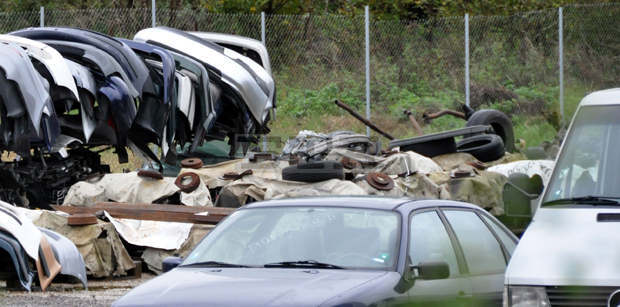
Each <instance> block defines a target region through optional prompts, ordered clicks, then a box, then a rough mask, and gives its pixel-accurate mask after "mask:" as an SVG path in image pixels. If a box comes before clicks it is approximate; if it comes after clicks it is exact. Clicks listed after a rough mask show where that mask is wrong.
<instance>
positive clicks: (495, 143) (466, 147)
mask: <svg viewBox="0 0 620 307" xmlns="http://www.w3.org/2000/svg"><path fill="white" fill-rule="evenodd" d="M456 147H457V151H458V152H466V153H469V154H471V155H472V156H474V157H476V159H478V160H480V161H482V162H491V161H495V160H497V159H499V158H501V157H503V156H504V154H505V152H504V151H505V149H504V142H502V138H501V137H499V136H498V135H495V134H480V135H474V136H470V137H468V138H464V139H462V140H460V141H458V142H457V143H456Z"/></svg>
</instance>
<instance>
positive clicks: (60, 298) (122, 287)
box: [0, 273, 155, 307]
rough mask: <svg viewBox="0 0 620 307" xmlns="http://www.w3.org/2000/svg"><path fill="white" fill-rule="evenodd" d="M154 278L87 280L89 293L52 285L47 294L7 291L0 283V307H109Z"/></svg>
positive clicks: (71, 285) (150, 276)
mask: <svg viewBox="0 0 620 307" xmlns="http://www.w3.org/2000/svg"><path fill="white" fill-rule="evenodd" d="M153 277H155V276H154V275H151V274H146V273H143V274H142V278H140V279H112V280H89V281H88V288H89V290H84V289H83V288H82V287H81V285H80V284H59V283H52V284H51V285H50V287H49V288H48V289H47V291H46V292H41V290H40V289H39V288H36V289H33V291H32V292H30V293H29V292H27V291H18V290H7V288H6V285H5V284H2V283H0V306H19V307H26V306H28V307H29V306H110V304H112V302H114V301H115V300H116V299H117V298H119V297H121V296H123V295H124V294H125V293H127V292H128V291H129V290H131V289H132V288H134V287H136V286H138V285H139V284H142V283H144V282H145V281H147V280H149V279H151V278H153Z"/></svg>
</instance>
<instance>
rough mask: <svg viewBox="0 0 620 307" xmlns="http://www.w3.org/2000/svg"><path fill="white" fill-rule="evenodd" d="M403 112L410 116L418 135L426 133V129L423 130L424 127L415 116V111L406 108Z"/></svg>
mask: <svg viewBox="0 0 620 307" xmlns="http://www.w3.org/2000/svg"><path fill="white" fill-rule="evenodd" d="M403 113H405V115H407V117H409V121H411V123H412V124H413V128H414V129H415V131H416V132H417V133H418V135H424V131H422V127H420V124H418V121H417V120H415V116H413V113H412V112H411V111H409V110H405V111H403Z"/></svg>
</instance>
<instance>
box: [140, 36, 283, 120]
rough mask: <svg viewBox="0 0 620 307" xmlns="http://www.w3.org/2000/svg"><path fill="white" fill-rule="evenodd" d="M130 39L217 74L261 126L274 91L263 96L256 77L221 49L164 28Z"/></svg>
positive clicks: (262, 90)
mask: <svg viewBox="0 0 620 307" xmlns="http://www.w3.org/2000/svg"><path fill="white" fill-rule="evenodd" d="M134 39H135V40H139V41H144V42H147V43H148V42H155V43H157V44H161V45H164V46H167V47H169V48H172V49H174V50H179V51H180V52H183V53H184V54H187V55H189V56H191V57H192V58H195V59H198V60H200V61H201V62H203V63H205V64H207V65H209V66H211V67H213V68H215V69H217V70H218V71H219V72H220V73H221V76H222V80H223V81H224V83H225V84H227V85H228V86H230V87H231V89H232V90H234V91H235V92H236V93H237V94H238V95H239V96H240V97H241V98H242V99H243V101H244V103H245V104H246V106H247V107H248V109H249V110H250V113H252V115H253V117H254V119H255V120H256V121H257V122H258V123H259V124H264V122H265V119H266V118H267V115H268V113H269V110H270V109H269V106H271V105H272V103H271V100H270V99H272V98H273V94H274V93H275V88H274V87H271V88H267V92H265V90H264V89H263V88H261V86H260V85H259V83H258V82H257V75H256V74H253V73H251V72H250V71H248V70H247V68H246V67H243V66H242V65H240V64H239V62H237V61H235V60H234V59H232V58H230V57H229V56H227V55H225V54H224V48H222V47H220V46H218V45H215V44H213V43H211V42H208V41H205V40H202V39H200V38H198V37H195V36H192V35H191V34H187V33H185V32H183V31H179V30H174V29H170V28H166V27H158V28H149V29H144V30H141V31H139V32H138V33H136V35H135V36H134ZM239 56H242V55H239ZM257 66H259V65H257ZM261 69H262V67H261ZM261 75H262V74H261ZM261 75H259V77H260V76H261ZM269 79H270V80H263V82H264V83H265V84H266V85H267V87H268V86H269V85H273V79H272V78H269Z"/></svg>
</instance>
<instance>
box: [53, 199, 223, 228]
mask: <svg viewBox="0 0 620 307" xmlns="http://www.w3.org/2000/svg"><path fill="white" fill-rule="evenodd" d="M52 208H54V209H55V210H58V211H62V212H66V213H69V214H95V213H96V212H98V211H102V210H105V211H107V212H108V213H109V214H110V215H111V216H112V217H115V218H125V219H134V220H148V221H161V222H180V223H193V224H217V223H219V221H221V220H222V219H223V218H225V217H226V216H228V215H229V214H230V213H232V212H233V211H234V209H232V208H213V207H189V206H183V205H159V204H128V203H110V202H106V203H97V204H95V205H94V206H92V207H76V206H52ZM205 212H207V215H203V214H204V213H205ZM200 213H203V214H200Z"/></svg>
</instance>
